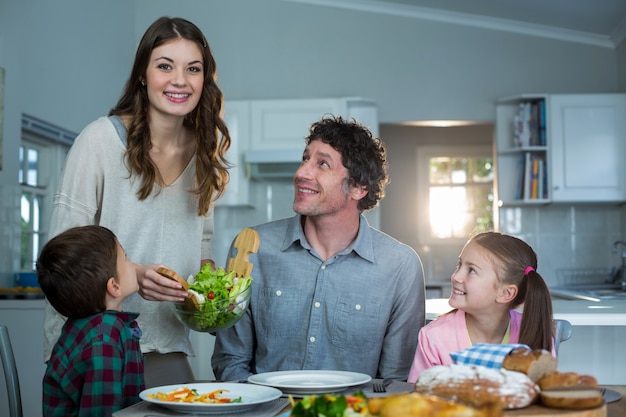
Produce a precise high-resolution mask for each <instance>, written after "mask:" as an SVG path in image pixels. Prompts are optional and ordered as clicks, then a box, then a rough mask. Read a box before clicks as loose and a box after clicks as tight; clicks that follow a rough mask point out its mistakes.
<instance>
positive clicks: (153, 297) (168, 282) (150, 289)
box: [135, 264, 187, 302]
mask: <svg viewBox="0 0 626 417" xmlns="http://www.w3.org/2000/svg"><path fill="white" fill-rule="evenodd" d="M162 266H163V267H166V266H165V265H139V264H135V270H136V271H137V281H138V282H139V295H141V296H142V297H143V298H144V299H146V300H149V301H173V302H179V301H184V300H185V297H187V291H185V290H184V289H183V287H182V286H181V285H180V284H179V283H178V282H176V281H174V280H172V279H169V278H166V277H164V276H163V275H161V274H159V273H158V272H157V271H156V270H157V269H158V268H159V267H162ZM166 268H167V267H166Z"/></svg>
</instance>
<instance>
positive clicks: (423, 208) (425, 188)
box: [416, 145, 496, 245]
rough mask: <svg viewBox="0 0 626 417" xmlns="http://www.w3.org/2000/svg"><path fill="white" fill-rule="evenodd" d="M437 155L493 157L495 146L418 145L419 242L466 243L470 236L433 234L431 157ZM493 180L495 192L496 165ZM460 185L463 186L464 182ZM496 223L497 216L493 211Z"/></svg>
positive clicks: (440, 243) (492, 185)
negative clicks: (440, 236)
mask: <svg viewBox="0 0 626 417" xmlns="http://www.w3.org/2000/svg"><path fill="white" fill-rule="evenodd" d="M436 157H446V158H491V159H492V161H493V162H492V163H494V164H495V159H494V157H493V147H492V146H489V145H467V146H459V145H450V146H435V145H429V146H418V147H417V158H416V159H417V202H418V204H417V207H418V213H417V235H418V239H419V242H420V243H422V244H425V245H443V244H445V245H447V244H450V243H452V244H464V243H465V242H466V241H467V239H468V237H469V236H464V237H459V238H456V237H450V238H436V237H433V236H432V230H431V225H430V181H429V178H430V173H429V169H430V159H431V158H436ZM492 169H493V174H494V175H493V180H492V181H491V188H492V192H495V167H493V168H492ZM459 186H463V185H462V184H461V185H459ZM493 221H494V225H495V221H496V216H495V213H493Z"/></svg>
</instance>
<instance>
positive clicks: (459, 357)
mask: <svg viewBox="0 0 626 417" xmlns="http://www.w3.org/2000/svg"><path fill="white" fill-rule="evenodd" d="M518 347H524V348H526V349H530V347H529V346H527V345H523V344H508V345H504V344H491V343H476V344H475V345H473V346H471V347H469V348H467V349H464V350H461V351H459V352H452V353H450V356H451V357H452V360H453V361H454V362H455V363H458V364H465V365H482V366H486V367H488V368H495V369H500V368H501V367H502V362H503V361H504V358H505V356H506V355H508V354H509V353H511V351H512V350H513V349H515V348H518Z"/></svg>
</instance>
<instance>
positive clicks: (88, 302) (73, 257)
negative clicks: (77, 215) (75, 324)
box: [37, 226, 117, 319]
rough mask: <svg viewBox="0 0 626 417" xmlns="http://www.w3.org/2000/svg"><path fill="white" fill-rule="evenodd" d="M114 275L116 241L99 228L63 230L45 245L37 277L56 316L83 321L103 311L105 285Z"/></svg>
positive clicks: (113, 236) (115, 268) (111, 234)
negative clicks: (82, 319) (58, 314)
mask: <svg viewBox="0 0 626 417" xmlns="http://www.w3.org/2000/svg"><path fill="white" fill-rule="evenodd" d="M116 276H117V238H116V237H115V234H113V232H112V231H111V230H109V229H107V228H106V227H102V226H80V227H74V228H71V229H68V230H66V231H65V232H63V233H61V234H59V235H58V236H56V237H54V238H53V239H51V240H50V241H49V242H48V243H46V244H45V245H44V247H43V249H42V250H41V254H40V255H39V259H38V260H37V277H38V279H39V285H40V286H41V289H42V290H43V292H44V294H45V295H46V298H47V299H48V301H49V302H50V304H51V305H52V307H54V308H55V310H57V311H58V312H59V313H60V314H62V315H64V316H65V317H69V318H74V319H78V318H83V317H87V316H90V315H92V314H96V313H99V312H102V311H105V310H106V305H105V300H106V286H107V281H108V280H109V278H111V277H116Z"/></svg>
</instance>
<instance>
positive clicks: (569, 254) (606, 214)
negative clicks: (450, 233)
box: [383, 204, 626, 286]
mask: <svg viewBox="0 0 626 417" xmlns="http://www.w3.org/2000/svg"><path fill="white" fill-rule="evenodd" d="M384 215H385V213H384V210H383V216H384ZM624 220H625V209H624V208H623V207H620V206H618V205H617V204H595V205H561V204H550V205H541V206H525V207H523V208H522V207H515V208H502V209H500V225H501V226H500V231H501V232H503V233H507V234H511V235H514V236H517V237H519V238H521V239H523V240H524V241H525V242H527V243H528V244H529V245H531V246H532V247H533V249H534V250H535V252H536V253H537V257H538V267H537V271H538V272H539V273H540V274H541V275H542V276H543V278H544V279H545V280H546V282H547V283H548V285H549V286H550V285H557V284H558V283H559V276H560V274H562V272H563V270H566V269H594V270H597V269H603V268H604V269H606V271H607V276H608V271H609V270H610V268H611V267H613V266H619V265H620V264H621V254H620V253H618V254H614V253H612V251H611V249H612V246H613V242H615V241H616V240H620V239H624V238H626V235H625V234H624V232H623V231H624V230H625V227H624V225H625V222H624ZM460 249H461V248H460V247H456V246H443V247H438V248H429V250H428V251H425V250H424V248H416V250H417V252H418V253H420V256H421V258H422V261H423V263H424V270H425V271H426V276H427V279H428V278H431V281H430V283H431V284H432V283H433V280H434V281H443V282H445V283H448V282H449V277H450V275H451V274H452V272H453V269H454V267H455V265H456V262H457V258H458V255H459V253H460Z"/></svg>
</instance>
